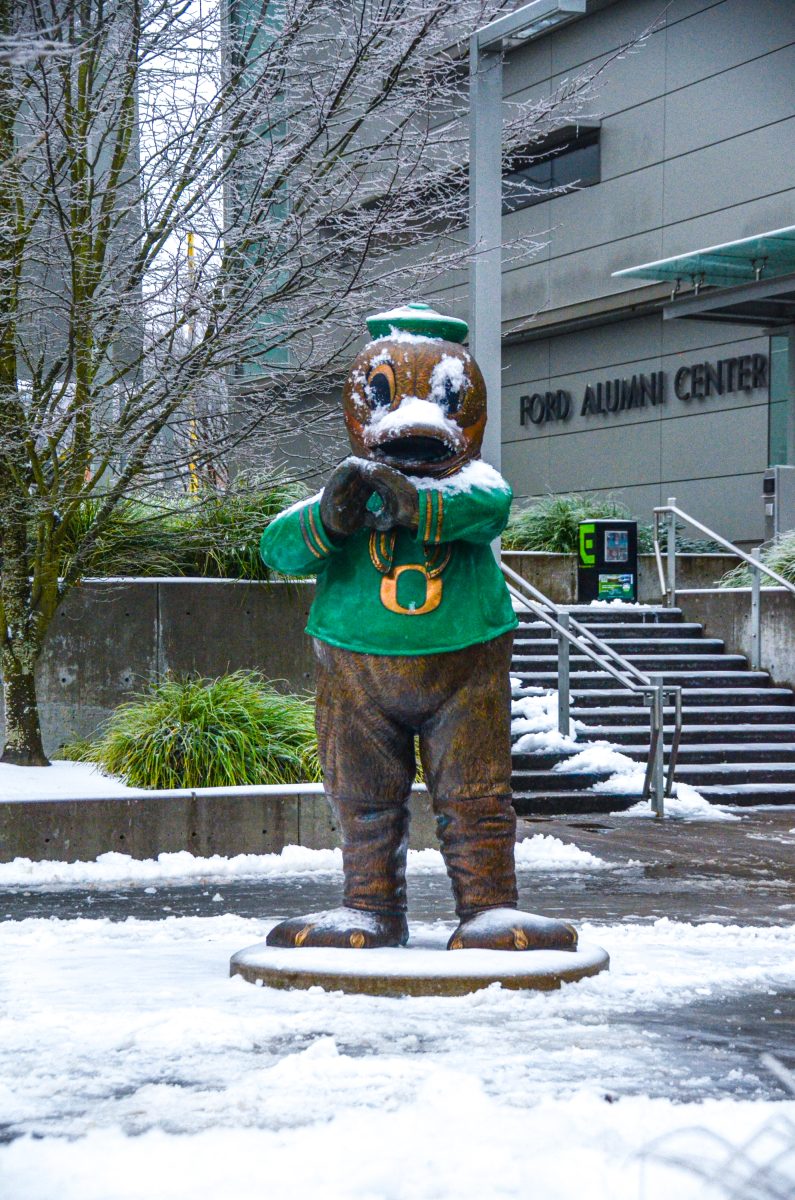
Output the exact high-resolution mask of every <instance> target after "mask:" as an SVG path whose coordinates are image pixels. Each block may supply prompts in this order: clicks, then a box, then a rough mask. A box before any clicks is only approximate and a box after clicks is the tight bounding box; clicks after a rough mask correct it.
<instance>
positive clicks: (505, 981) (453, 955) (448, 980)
mask: <svg viewBox="0 0 795 1200" xmlns="http://www.w3.org/2000/svg"><path fill="white" fill-rule="evenodd" d="M447 937H448V935H447V933H446V932H445V931H439V930H438V929H426V930H423V931H422V932H421V933H420V934H419V935H418V936H415V937H414V938H413V939H412V942H411V944H410V945H408V946H402V947H398V948H395V949H389V948H380V949H377V950H340V949H329V948H327V947H309V946H301V947H297V948H294V949H289V950H283V949H277V948H275V947H272V946H268V945H267V944H266V943H265V942H260V943H258V944H257V945H255V946H249V947H247V948H246V949H245V950H239V951H238V952H237V954H234V955H233V956H232V959H231V962H230V964H229V973H230V975H241V976H242V977H243V978H244V979H245V980H247V981H248V982H249V983H255V984H259V985H261V986H265V987H273V988H288V989H290V988H295V989H302V990H303V989H306V988H311V987H322V988H323V989H324V990H325V991H328V992H348V993H349V994H353V995H365V996H464V995H467V994H468V993H469V992H476V991H479V990H480V989H481V988H487V987H490V986H491V985H492V984H495V983H498V984H501V985H502V987H504V988H510V989H512V990H514V991H520V990H528V991H536V992H551V991H555V990H557V989H558V988H559V987H560V986H561V985H562V984H563V983H574V982H576V981H577V980H578V979H585V978H586V977H587V976H589V975H598V974H599V972H600V971H606V970H607V969H608V968H609V965H610V958H609V955H608V954H607V952H606V951H605V950H603V949H602V947H601V946H596V945H589V944H587V943H581V944H580V945H579V946H578V947H577V949H576V950H518V951H510V950H447V949H446V948H445V947H446V944H447Z"/></svg>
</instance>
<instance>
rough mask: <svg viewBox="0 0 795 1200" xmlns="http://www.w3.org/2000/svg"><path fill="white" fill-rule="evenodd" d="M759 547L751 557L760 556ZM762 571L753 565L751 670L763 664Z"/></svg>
mask: <svg viewBox="0 0 795 1200" xmlns="http://www.w3.org/2000/svg"><path fill="white" fill-rule="evenodd" d="M758 553H759V551H758V549H754V550H752V551H751V557H752V558H756V557H757V556H758ZM761 584H762V572H761V571H760V570H759V568H758V567H754V566H752V567H751V670H752V671H758V670H759V669H760V667H761V665H762V597H761V593H760V588H761Z"/></svg>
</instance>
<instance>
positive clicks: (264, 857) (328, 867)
mask: <svg viewBox="0 0 795 1200" xmlns="http://www.w3.org/2000/svg"><path fill="white" fill-rule="evenodd" d="M515 853H516V866H517V869H518V870H521V871H557V870H588V869H591V868H599V869H601V868H604V867H607V866H609V864H608V863H605V862H604V861H603V860H602V859H600V858H597V857H596V856H595V855H593V854H589V853H588V851H586V850H580V849H578V847H577V846H572V845H568V844H567V843H565V842H562V841H561V840H560V839H559V838H556V837H552V836H550V835H547V834H543V833H539V834H536V835H535V836H533V837H530V838H526V839H525V840H524V841H523V842H519V843H517V846H516V851H515ZM407 869H408V873H409V874H410V875H444V874H445V866H444V861H443V859H442V856H441V854H440V852H439V851H438V850H436V849H433V848H429V849H427V850H409V853H408V868H407ZM309 875H340V876H341V875H342V851H341V850H339V849H334V850H310V849H307V847H305V846H285V848H284V849H283V850H282V852H281V853H280V854H238V855H235V856H234V857H231V858H224V857H223V856H222V855H220V854H214V855H212V856H210V857H207V858H201V857H199V856H198V855H193V854H191V853H190V852H189V851H187V850H180V851H177V852H176V853H173V854H165V853H164V854H159V855H158V856H157V858H156V859H152V858H148V859H137V858H131V857H130V856H129V855H128V854H118V853H116V852H115V851H112V852H110V853H108V854H100V855H99V856H98V857H97V859H96V861H94V862H73V863H66V862H34V861H32V860H31V859H29V858H15V859H14V860H13V862H10V863H0V888H3V887H4V888H12V887H17V888H19V887H23V888H26V887H52V886H55V885H61V886H63V885H66V886H69V887H95V886H97V885H99V886H102V885H106V884H114V885H117V886H118V885H126V884H141V883H161V884H162V883H189V882H196V881H202V880H207V879H212V880H215V881H218V880H230V879H262V878H268V877H272V876H282V877H292V876H296V877H300V876H309Z"/></svg>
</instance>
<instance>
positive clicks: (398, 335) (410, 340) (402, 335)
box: [365, 309, 442, 350]
mask: <svg viewBox="0 0 795 1200" xmlns="http://www.w3.org/2000/svg"><path fill="white" fill-rule="evenodd" d="M387 315H388V316H396V317H402V316H404V313H403V311H402V310H401V309H395V310H394V313H389V314H387ZM413 315H414V316H416V315H417V314H416V313H414V314H413ZM441 340H442V339H441V338H438V337H430V335H428V334H425V333H409V331H408V330H407V329H398V327H397V326H396V325H393V326H391V328H390V330H389V333H383V334H381V337H377V338H374V339H373V341H372V342H368V343H367V346H365V350H367V348H368V347H369V346H377V345H378V343H379V342H387V341H388V342H397V343H398V345H403V346H423V345H425V346H427V345H429V344H430V345H431V346H438V345H439V342H440V341H441Z"/></svg>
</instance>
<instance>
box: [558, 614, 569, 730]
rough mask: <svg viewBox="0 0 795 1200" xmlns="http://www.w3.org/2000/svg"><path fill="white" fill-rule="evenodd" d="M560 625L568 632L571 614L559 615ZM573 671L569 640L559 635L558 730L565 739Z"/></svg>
mask: <svg viewBox="0 0 795 1200" xmlns="http://www.w3.org/2000/svg"><path fill="white" fill-rule="evenodd" d="M558 624H559V625H560V626H561V627H562V628H563V629H566V630H568V628H569V614H568V613H567V612H560V613H558ZM570 687H571V670H570V662H569V639H568V638H567V637H564V635H563V634H562V633H559V634H558V729H559V730H560V732H561V733H562V734H563V736H564V737H568V736H569V731H570V728H569V708H570V704H571V697H570V691H569V689H570Z"/></svg>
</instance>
